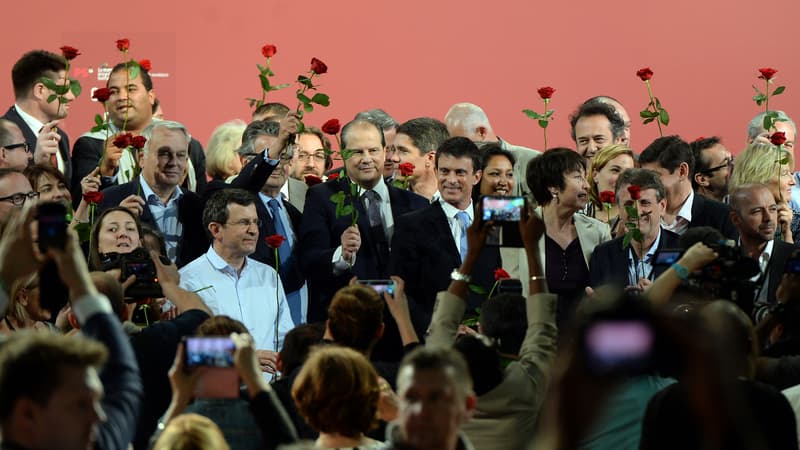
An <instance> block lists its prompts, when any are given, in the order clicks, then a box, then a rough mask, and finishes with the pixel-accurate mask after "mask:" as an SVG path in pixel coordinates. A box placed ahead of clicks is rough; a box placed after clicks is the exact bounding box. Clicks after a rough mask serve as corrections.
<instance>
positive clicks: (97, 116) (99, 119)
mask: <svg viewBox="0 0 800 450" xmlns="http://www.w3.org/2000/svg"><path fill="white" fill-rule="evenodd" d="M94 123H96V124H97V125H102V124H103V117H102V116H101V115H100V114H95V115H94Z"/></svg>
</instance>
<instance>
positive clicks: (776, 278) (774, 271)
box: [742, 239, 795, 323]
mask: <svg viewBox="0 0 800 450" xmlns="http://www.w3.org/2000/svg"><path fill="white" fill-rule="evenodd" d="M794 249H795V246H794V245H793V244H788V243H786V242H783V241H781V240H778V239H775V240H774V241H773V244H772V254H771V255H770V257H769V264H768V265H767V277H766V280H764V279H759V282H760V283H759V284H758V286H756V288H755V289H756V292H754V294H753V295H754V296H757V295H758V294H759V293H760V288H761V286H762V284H761V283H763V282H764V281H767V282H768V284H767V302H766V303H763V302H758V298H757V297H756V298H754V305H753V309H752V316H753V319H754V320H755V322H756V323H758V322H760V321H761V319H763V318H764V317H765V316H766V314H767V312H769V308H770V307H771V306H772V305H774V304H775V303H776V302H777V299H776V298H775V292H776V291H777V290H778V286H779V285H780V284H781V278H782V277H783V273H784V269H785V267H786V261H787V260H788V259H789V258H790V257H791V256H792V251H793V250H794ZM742 306H743V309H746V308H747V306H749V305H742ZM746 312H749V311H746Z"/></svg>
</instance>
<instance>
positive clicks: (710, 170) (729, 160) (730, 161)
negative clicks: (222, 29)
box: [700, 157, 734, 175]
mask: <svg viewBox="0 0 800 450" xmlns="http://www.w3.org/2000/svg"><path fill="white" fill-rule="evenodd" d="M733 161H734V160H733V157H730V158H726V159H725V161H723V162H722V164H720V165H718V166H715V167H710V168H708V169H706V170H701V171H700V173H706V174H709V175H711V174H712V173H714V172H716V171H718V170H722V169H724V168H726V167H733Z"/></svg>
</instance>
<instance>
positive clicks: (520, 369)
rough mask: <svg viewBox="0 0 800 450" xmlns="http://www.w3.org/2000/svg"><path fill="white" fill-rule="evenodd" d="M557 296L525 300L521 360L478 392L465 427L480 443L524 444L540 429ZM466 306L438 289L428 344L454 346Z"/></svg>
mask: <svg viewBox="0 0 800 450" xmlns="http://www.w3.org/2000/svg"><path fill="white" fill-rule="evenodd" d="M556 299H557V296H556V295H554V294H534V295H531V296H528V297H527V298H526V299H525V302H526V307H527V308H526V309H527V316H528V328H527V331H526V332H525V339H524V340H523V341H522V345H521V346H520V349H519V360H517V361H512V362H511V363H510V364H509V365H508V366H506V368H505V370H504V371H503V380H502V381H501V382H500V384H498V385H497V386H495V387H494V388H493V389H492V390H491V391H489V392H486V393H484V394H483V395H481V396H480V397H478V405H477V408H476V409H475V413H474V415H473V417H472V419H470V421H469V422H467V423H465V424H463V425H462V426H461V429H462V431H463V432H464V433H465V434H466V435H467V437H469V439H470V441H472V442H473V443H474V444H475V446H476V448H503V449H524V448H527V445H528V443H530V437H531V436H533V435H534V434H535V433H536V423H537V417H538V415H539V411H540V410H541V407H542V403H543V400H544V397H545V393H546V391H547V386H548V379H549V373H550V367H551V366H552V363H553V360H554V359H555V356H556V341H557V338H558V331H557V329H556ZM465 305H466V303H465V302H464V299H461V298H458V297H457V296H455V295H453V294H451V293H449V292H447V291H443V292H440V293H439V294H438V296H437V299H436V308H435V310H434V313H433V319H432V320H431V326H430V332H429V334H428V338H427V342H426V343H425V345H426V346H428V347H452V345H453V344H454V343H455V341H456V334H457V332H458V325H459V323H460V322H461V318H462V317H463V316H464V309H465Z"/></svg>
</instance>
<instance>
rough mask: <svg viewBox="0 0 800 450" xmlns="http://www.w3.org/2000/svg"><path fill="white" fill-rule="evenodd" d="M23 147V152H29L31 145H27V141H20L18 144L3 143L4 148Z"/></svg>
mask: <svg viewBox="0 0 800 450" xmlns="http://www.w3.org/2000/svg"><path fill="white" fill-rule="evenodd" d="M20 147H23V148H24V149H25V153H30V152H31V147H30V146H29V145H28V143H27V142H20V143H19V144H11V145H4V146H3V148H4V149H6V150H14V149H15V148H20Z"/></svg>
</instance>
